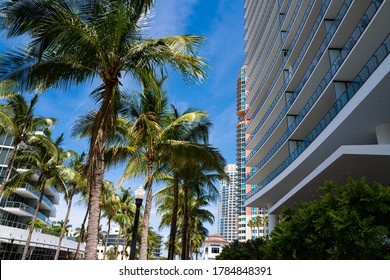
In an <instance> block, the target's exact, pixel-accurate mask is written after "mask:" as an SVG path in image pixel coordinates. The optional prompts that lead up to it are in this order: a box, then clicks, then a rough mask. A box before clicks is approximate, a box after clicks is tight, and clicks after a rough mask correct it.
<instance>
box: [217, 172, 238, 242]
mask: <svg viewBox="0 0 390 280" xmlns="http://www.w3.org/2000/svg"><path fill="white" fill-rule="evenodd" d="M225 172H226V174H227V175H228V176H229V181H227V180H222V181H221V182H220V191H219V195H220V198H219V201H218V234H220V235H221V236H223V238H224V239H226V240H228V241H233V240H235V239H237V216H238V215H237V204H236V199H237V165H235V164H228V165H226V166H225Z"/></svg>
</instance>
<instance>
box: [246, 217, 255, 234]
mask: <svg viewBox="0 0 390 280" xmlns="http://www.w3.org/2000/svg"><path fill="white" fill-rule="evenodd" d="M246 225H247V226H248V227H250V228H251V239H252V233H253V231H252V228H254V227H256V223H255V221H254V220H250V221H248V223H247V224H246Z"/></svg>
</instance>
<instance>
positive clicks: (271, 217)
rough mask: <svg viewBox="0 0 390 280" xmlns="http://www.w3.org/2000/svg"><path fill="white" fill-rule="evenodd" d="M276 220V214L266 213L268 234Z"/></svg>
mask: <svg viewBox="0 0 390 280" xmlns="http://www.w3.org/2000/svg"><path fill="white" fill-rule="evenodd" d="M277 221H278V216H277V215H275V214H268V234H270V233H271V232H272V231H273V230H274V228H275V224H276V222H277Z"/></svg>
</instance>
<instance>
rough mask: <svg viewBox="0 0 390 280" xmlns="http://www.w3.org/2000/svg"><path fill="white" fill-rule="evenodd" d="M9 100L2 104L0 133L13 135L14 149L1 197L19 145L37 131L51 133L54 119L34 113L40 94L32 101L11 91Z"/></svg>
mask: <svg viewBox="0 0 390 280" xmlns="http://www.w3.org/2000/svg"><path fill="white" fill-rule="evenodd" d="M6 97H7V102H6V103H5V104H0V133H1V134H8V135H10V136H11V137H13V149H12V150H11V153H10V156H9V160H8V163H7V168H6V169H5V173H4V179H3V181H2V182H1V186H0V197H1V196H2V195H3V192H4V190H5V187H6V182H7V179H8V177H9V175H10V172H11V167H12V164H13V161H14V158H15V155H16V154H17V151H18V148H19V145H20V144H21V143H23V142H26V141H27V139H28V137H29V136H31V135H33V133H34V132H36V131H42V132H45V133H49V129H50V127H51V126H52V125H53V124H54V121H55V120H54V119H52V118H43V117H40V116H35V115H34V109H35V106H36V104H37V102H38V95H35V96H34V97H33V98H32V99H31V101H30V102H27V100H26V99H25V98H24V97H23V96H22V95H20V94H17V93H9V94H7V95H6Z"/></svg>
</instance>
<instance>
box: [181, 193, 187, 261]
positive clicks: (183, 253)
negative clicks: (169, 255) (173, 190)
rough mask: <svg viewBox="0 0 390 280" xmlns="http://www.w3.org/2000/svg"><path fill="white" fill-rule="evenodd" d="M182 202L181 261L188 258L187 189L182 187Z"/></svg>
mask: <svg viewBox="0 0 390 280" xmlns="http://www.w3.org/2000/svg"><path fill="white" fill-rule="evenodd" d="M183 193H184V200H183V221H182V227H181V230H182V232H181V259H182V260H186V259H187V258H188V252H187V231H188V188H187V186H183Z"/></svg>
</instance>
